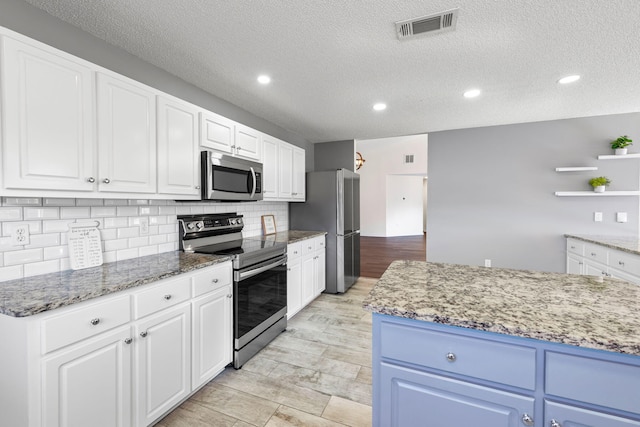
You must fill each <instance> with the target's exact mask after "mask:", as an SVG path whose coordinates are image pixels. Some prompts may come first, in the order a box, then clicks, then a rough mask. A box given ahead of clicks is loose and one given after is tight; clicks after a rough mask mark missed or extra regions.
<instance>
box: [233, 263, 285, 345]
mask: <svg viewBox="0 0 640 427" xmlns="http://www.w3.org/2000/svg"><path fill="white" fill-rule="evenodd" d="M233 274H234V280H233V296H234V298H233V300H234V311H233V320H234V322H233V337H234V341H235V343H234V344H235V348H236V350H238V349H240V348H242V347H244V346H245V345H246V344H247V343H248V342H250V341H251V340H253V339H254V338H255V337H257V336H258V335H260V334H261V333H262V332H263V331H265V330H266V329H267V328H269V326H271V325H273V324H274V323H275V322H277V321H278V320H279V319H281V318H282V317H283V316H286V314H287V256H286V255H282V256H280V257H277V258H272V259H270V260H267V261H265V262H262V263H259V264H256V265H253V266H250V267H246V268H243V269H241V270H237V271H234V273H233Z"/></svg>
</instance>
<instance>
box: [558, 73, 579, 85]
mask: <svg viewBox="0 0 640 427" xmlns="http://www.w3.org/2000/svg"><path fill="white" fill-rule="evenodd" d="M577 80H580V76H579V75H577V74H575V75H573V76H567V77H563V78H561V79H560V80H558V83H560V84H563V85H566V84H567V83H573V82H575V81H577Z"/></svg>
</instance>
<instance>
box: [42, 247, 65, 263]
mask: <svg viewBox="0 0 640 427" xmlns="http://www.w3.org/2000/svg"><path fill="white" fill-rule="evenodd" d="M43 252H44V259H45V260H49V259H60V258H67V257H68V256H69V247H68V246H66V245H61V246H51V247H48V248H44V249H43Z"/></svg>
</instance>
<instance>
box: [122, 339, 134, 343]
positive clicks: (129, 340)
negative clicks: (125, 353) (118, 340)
mask: <svg viewBox="0 0 640 427" xmlns="http://www.w3.org/2000/svg"><path fill="white" fill-rule="evenodd" d="M132 342H133V339H132V338H125V339H124V343H125V344H131V343H132Z"/></svg>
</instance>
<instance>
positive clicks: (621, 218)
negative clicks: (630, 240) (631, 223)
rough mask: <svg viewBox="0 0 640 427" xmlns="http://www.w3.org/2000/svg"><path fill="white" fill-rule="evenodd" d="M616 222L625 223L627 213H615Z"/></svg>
mask: <svg viewBox="0 0 640 427" xmlns="http://www.w3.org/2000/svg"><path fill="white" fill-rule="evenodd" d="M616 221H617V222H627V213H626V212H616Z"/></svg>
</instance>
